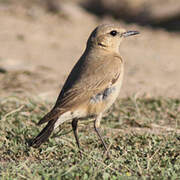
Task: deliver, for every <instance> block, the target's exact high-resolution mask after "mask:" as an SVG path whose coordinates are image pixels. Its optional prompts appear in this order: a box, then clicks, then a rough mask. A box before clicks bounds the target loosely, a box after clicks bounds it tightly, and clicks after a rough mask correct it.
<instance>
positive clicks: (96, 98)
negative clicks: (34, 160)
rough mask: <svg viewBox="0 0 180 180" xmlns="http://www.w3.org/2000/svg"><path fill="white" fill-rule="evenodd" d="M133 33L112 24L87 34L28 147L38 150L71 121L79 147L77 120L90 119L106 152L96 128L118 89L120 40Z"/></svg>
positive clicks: (133, 32) (121, 75)
mask: <svg viewBox="0 0 180 180" xmlns="http://www.w3.org/2000/svg"><path fill="white" fill-rule="evenodd" d="M135 34H138V32H137V31H126V30H124V29H122V28H121V27H120V26H119V25H112V24H110V25H100V26H98V27H97V28H96V29H95V30H94V31H93V32H92V33H91V35H90V37H89V39H88V42H87V47H86V50H85V52H84V53H83V55H82V56H81V58H80V59H79V61H78V62H77V64H76V65H75V66H74V68H73V69H72V71H71V73H70V75H69V76H68V78H67V80H66V83H65V84H64V86H63V88H62V90H61V92H60V95H59V97H58V99H57V101H56V104H55V106H54V107H53V109H52V110H51V111H50V112H49V113H48V114H47V115H45V116H44V117H43V118H42V119H41V120H40V121H39V123H38V124H39V125H40V124H42V123H45V122H48V124H47V125H46V127H45V128H44V129H43V130H42V131H41V132H40V134H39V135H38V136H37V137H36V138H35V139H34V140H33V141H32V142H31V145H32V146H34V147H39V146H40V145H41V144H42V143H43V142H44V141H45V140H47V139H48V137H49V136H50V134H51V132H52V131H53V130H54V129H55V128H56V127H58V126H59V125H60V124H62V123H63V122H65V121H67V120H70V119H72V128H73V131H74V135H75V138H76V142H77V145H78V147H80V145H79V140H78V136H77V123H78V120H79V119H82V118H87V117H92V118H95V121H94V122H95V123H94V127H95V130H96V132H97V134H98V136H99V137H100V139H101V141H102V143H103V145H104V147H105V149H106V150H107V147H106V145H105V143H104V141H103V139H102V138H101V135H100V133H99V130H98V128H99V126H100V120H101V117H102V114H103V113H104V112H105V111H106V110H107V109H108V108H109V107H110V106H111V105H112V104H113V103H114V101H115V100H116V98H117V97H118V94H119V91H120V88H121V84H122V79H123V72H124V62H123V60H122V58H121V56H120V53H119V45H120V43H121V41H122V39H123V38H124V37H127V36H130V35H135Z"/></svg>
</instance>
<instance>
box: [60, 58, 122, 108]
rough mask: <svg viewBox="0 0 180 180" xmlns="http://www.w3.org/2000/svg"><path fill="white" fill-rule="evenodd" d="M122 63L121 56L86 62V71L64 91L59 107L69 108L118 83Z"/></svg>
mask: <svg viewBox="0 0 180 180" xmlns="http://www.w3.org/2000/svg"><path fill="white" fill-rule="evenodd" d="M122 65H123V64H122V59H121V58H120V57H119V56H113V57H112V56H111V57H106V58H103V59H98V60H97V62H90V63H87V64H84V71H81V74H80V78H79V79H78V80H77V81H76V82H75V83H74V84H73V86H72V87H71V88H70V89H69V90H68V91H67V92H65V93H64V96H63V98H61V99H60V102H59V103H58V106H57V108H63V109H67V110H68V109H71V108H73V107H77V106H78V105H80V104H81V103H85V102H86V101H89V99H90V98H91V97H92V96H93V95H95V94H97V93H99V92H102V91H103V90H104V89H106V88H107V87H109V86H111V85H112V84H114V83H116V81H117V80H118V78H119V76H120V73H121V68H122Z"/></svg>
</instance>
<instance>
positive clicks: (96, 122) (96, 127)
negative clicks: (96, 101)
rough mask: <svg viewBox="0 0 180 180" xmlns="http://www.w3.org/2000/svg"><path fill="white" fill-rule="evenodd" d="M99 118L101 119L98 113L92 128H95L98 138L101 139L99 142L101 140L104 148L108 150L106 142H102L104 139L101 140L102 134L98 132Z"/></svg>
mask: <svg viewBox="0 0 180 180" xmlns="http://www.w3.org/2000/svg"><path fill="white" fill-rule="evenodd" d="M100 120H101V115H99V116H98V117H97V118H96V120H95V121H94V129H95V131H96V133H97V135H98V137H99V138H100V140H101V142H102V144H103V146H104V148H105V150H106V151H108V148H107V146H106V144H105V142H104V140H103V138H102V136H101V134H100V129H99V126H100Z"/></svg>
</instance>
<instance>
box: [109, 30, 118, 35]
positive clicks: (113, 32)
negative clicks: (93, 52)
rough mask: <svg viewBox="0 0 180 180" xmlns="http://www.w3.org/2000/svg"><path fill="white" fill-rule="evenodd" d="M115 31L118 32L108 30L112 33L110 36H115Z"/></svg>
mask: <svg viewBox="0 0 180 180" xmlns="http://www.w3.org/2000/svg"><path fill="white" fill-rule="evenodd" d="M117 33H118V32H117V31H115V30H113V31H111V32H110V35H112V36H116V35H117Z"/></svg>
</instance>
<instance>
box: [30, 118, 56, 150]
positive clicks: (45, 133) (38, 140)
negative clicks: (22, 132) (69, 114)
mask: <svg viewBox="0 0 180 180" xmlns="http://www.w3.org/2000/svg"><path fill="white" fill-rule="evenodd" d="M56 120H57V119H54V120H51V121H49V122H48V124H47V125H46V126H45V128H44V129H43V130H42V131H41V132H40V133H39V134H38V135H37V136H36V137H35V138H34V139H33V140H32V141H31V143H30V146H32V147H35V148H38V147H39V146H40V145H41V144H42V143H44V142H45V141H46V140H47V139H48V138H49V136H50V135H51V133H52V131H53V130H54V125H55V122H56Z"/></svg>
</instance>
